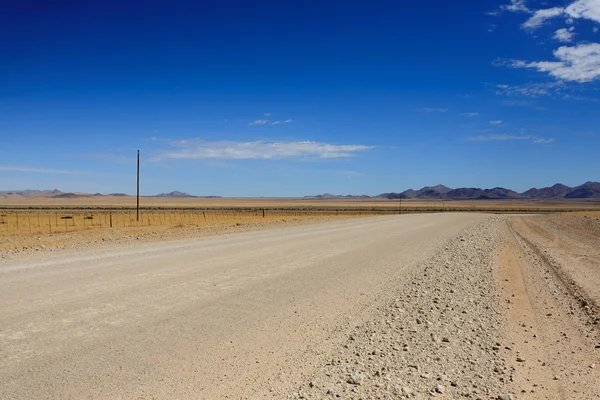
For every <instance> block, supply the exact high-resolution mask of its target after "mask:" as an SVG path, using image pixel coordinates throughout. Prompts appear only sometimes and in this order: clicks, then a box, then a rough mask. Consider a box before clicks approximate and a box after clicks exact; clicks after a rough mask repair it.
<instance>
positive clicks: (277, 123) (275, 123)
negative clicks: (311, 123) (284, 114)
mask: <svg viewBox="0 0 600 400" xmlns="http://www.w3.org/2000/svg"><path fill="white" fill-rule="evenodd" d="M292 121H293V120H292V119H291V118H290V119H286V120H285V121H273V125H279V124H289V123H290V122H292Z"/></svg>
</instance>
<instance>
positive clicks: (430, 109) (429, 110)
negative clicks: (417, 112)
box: [421, 107, 448, 113]
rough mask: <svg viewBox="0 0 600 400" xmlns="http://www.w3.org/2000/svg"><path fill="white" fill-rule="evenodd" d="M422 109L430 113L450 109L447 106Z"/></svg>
mask: <svg viewBox="0 0 600 400" xmlns="http://www.w3.org/2000/svg"><path fill="white" fill-rule="evenodd" d="M421 111H424V112H428V113H430V112H446V111H448V109H447V108H429V107H427V108H422V109H421Z"/></svg>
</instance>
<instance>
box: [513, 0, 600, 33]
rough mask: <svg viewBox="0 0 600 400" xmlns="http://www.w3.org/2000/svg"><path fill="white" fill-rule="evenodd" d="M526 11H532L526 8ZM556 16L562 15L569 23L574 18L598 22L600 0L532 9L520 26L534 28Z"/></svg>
mask: <svg viewBox="0 0 600 400" xmlns="http://www.w3.org/2000/svg"><path fill="white" fill-rule="evenodd" d="M528 12H532V11H531V10H528ZM557 17H564V18H566V19H567V22H569V23H572V22H573V20H574V19H588V20H591V21H595V22H600V1H598V0H577V1H575V2H573V3H571V4H570V5H569V6H567V7H566V8H564V7H552V8H546V9H542V10H537V11H533V15H532V16H531V17H530V18H529V19H528V20H527V21H525V23H523V25H522V28H523V29H529V30H534V29H537V28H539V27H540V26H542V25H544V23H545V22H546V21H548V20H549V19H552V18H557Z"/></svg>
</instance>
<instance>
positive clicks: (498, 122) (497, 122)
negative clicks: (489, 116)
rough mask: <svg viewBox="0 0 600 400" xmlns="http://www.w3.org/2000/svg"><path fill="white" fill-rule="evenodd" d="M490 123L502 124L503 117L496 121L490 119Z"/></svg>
mask: <svg viewBox="0 0 600 400" xmlns="http://www.w3.org/2000/svg"><path fill="white" fill-rule="evenodd" d="M490 124H492V125H500V124H502V120H501V119H497V120H495V121H490Z"/></svg>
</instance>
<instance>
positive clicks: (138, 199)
mask: <svg viewBox="0 0 600 400" xmlns="http://www.w3.org/2000/svg"><path fill="white" fill-rule="evenodd" d="M136 219H137V221H139V220H140V151H139V150H138V158H137V213H136Z"/></svg>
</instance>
